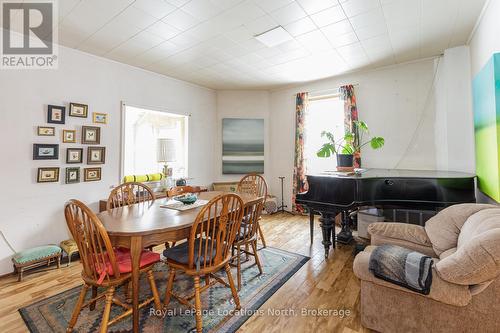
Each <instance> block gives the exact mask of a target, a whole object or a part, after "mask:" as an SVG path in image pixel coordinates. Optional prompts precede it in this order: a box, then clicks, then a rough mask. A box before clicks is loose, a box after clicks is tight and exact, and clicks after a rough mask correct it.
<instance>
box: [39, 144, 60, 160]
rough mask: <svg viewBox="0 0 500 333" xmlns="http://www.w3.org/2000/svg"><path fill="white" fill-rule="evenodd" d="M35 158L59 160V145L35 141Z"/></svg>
mask: <svg viewBox="0 0 500 333" xmlns="http://www.w3.org/2000/svg"><path fill="white" fill-rule="evenodd" d="M33 159H34V160H57V159H59V145H53V144H43V143H35V144H33Z"/></svg>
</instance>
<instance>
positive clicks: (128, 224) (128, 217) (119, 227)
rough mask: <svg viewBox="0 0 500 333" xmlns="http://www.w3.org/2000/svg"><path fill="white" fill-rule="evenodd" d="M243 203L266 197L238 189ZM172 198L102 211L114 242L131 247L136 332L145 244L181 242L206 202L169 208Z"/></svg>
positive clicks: (205, 195)
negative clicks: (193, 205)
mask: <svg viewBox="0 0 500 333" xmlns="http://www.w3.org/2000/svg"><path fill="white" fill-rule="evenodd" d="M225 193H230V192H221V191H209V192H203V193H200V194H199V195H198V198H199V199H202V200H211V199H213V198H215V197H217V196H218V195H221V194H225ZM238 194H239V195H240V197H241V199H242V200H243V205H244V206H247V205H252V204H254V203H255V202H257V201H258V200H259V199H261V198H262V197H258V196H254V195H251V194H245V193H241V194H240V193H238ZM169 200H171V199H169V198H163V199H158V200H156V201H154V202H153V201H149V202H143V203H137V204H133V205H129V206H122V207H117V208H112V209H109V210H106V211H103V212H101V213H99V214H98V215H97V216H98V217H99V219H100V220H101V222H102V224H103V226H104V228H105V229H106V231H107V232H108V235H109V238H110V240H111V243H112V244H113V246H115V247H125V248H128V249H130V255H131V263H132V274H131V282H132V321H133V332H134V333H138V332H139V275H140V274H139V262H140V257H141V253H142V251H143V249H144V248H147V247H150V246H153V245H158V244H164V243H166V242H178V241H181V240H184V239H187V238H188V237H189V236H190V232H191V227H192V225H193V223H194V221H195V219H196V216H197V215H198V213H199V212H200V210H201V209H202V207H203V206H200V207H196V208H192V209H189V210H184V211H180V210H175V209H172V208H166V207H165V205H166V204H167V203H168V202H169Z"/></svg>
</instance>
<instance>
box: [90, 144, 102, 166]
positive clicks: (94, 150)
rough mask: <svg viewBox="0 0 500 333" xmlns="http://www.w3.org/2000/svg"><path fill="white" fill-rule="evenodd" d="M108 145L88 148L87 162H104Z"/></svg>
mask: <svg viewBox="0 0 500 333" xmlns="http://www.w3.org/2000/svg"><path fill="white" fill-rule="evenodd" d="M105 158H106V147H89V148H87V164H104V161H105Z"/></svg>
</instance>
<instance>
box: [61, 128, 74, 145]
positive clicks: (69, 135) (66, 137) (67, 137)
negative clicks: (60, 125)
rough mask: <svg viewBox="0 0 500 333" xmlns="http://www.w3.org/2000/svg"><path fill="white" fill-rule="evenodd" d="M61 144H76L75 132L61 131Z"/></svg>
mask: <svg viewBox="0 0 500 333" xmlns="http://www.w3.org/2000/svg"><path fill="white" fill-rule="evenodd" d="M62 136H63V142H64V143H76V131H75V130H63V134H62Z"/></svg>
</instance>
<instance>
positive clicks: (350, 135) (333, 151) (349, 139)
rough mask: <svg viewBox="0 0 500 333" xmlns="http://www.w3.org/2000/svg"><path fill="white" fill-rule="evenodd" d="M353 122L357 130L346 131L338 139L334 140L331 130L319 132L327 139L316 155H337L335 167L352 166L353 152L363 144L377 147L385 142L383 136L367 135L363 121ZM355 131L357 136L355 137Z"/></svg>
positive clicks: (367, 131) (366, 128)
mask: <svg viewBox="0 0 500 333" xmlns="http://www.w3.org/2000/svg"><path fill="white" fill-rule="evenodd" d="M353 123H354V128H356V129H357V131H353V132H346V133H345V134H344V136H343V138H342V139H341V140H339V141H335V137H334V135H333V133H332V132H327V131H323V132H321V136H322V137H324V138H326V139H327V140H328V141H327V142H325V143H324V144H323V145H322V146H321V148H320V149H319V150H318V152H317V153H316V155H317V156H318V157H325V158H326V157H330V156H332V155H337V169H339V170H341V169H345V168H352V166H353V156H354V154H355V153H357V152H360V151H361V148H363V147H364V146H366V145H370V147H372V148H373V149H379V148H382V147H383V146H384V143H385V140H384V138H383V137H380V136H374V137H371V138H370V137H369V130H368V125H366V123H365V122H364V121H359V120H356V121H354V122H353ZM356 133H357V135H358V138H356Z"/></svg>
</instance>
